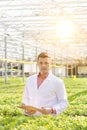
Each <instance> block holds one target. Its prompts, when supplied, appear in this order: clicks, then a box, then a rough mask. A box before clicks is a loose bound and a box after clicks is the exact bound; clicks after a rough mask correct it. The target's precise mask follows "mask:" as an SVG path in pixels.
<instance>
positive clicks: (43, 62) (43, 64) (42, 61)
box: [37, 58, 51, 74]
mask: <svg viewBox="0 0 87 130" xmlns="http://www.w3.org/2000/svg"><path fill="white" fill-rule="evenodd" d="M50 62H51V61H50V58H39V59H38V62H37V64H38V67H39V71H40V73H41V74H46V73H48V72H49V70H50Z"/></svg>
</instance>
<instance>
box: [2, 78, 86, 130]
mask: <svg viewBox="0 0 87 130" xmlns="http://www.w3.org/2000/svg"><path fill="white" fill-rule="evenodd" d="M63 80H64V82H65V85H66V90H67V95H68V101H69V106H68V109H67V110H66V111H65V112H63V113H62V114H60V115H58V116H56V117H52V116H51V115H42V116H41V117H33V116H28V117H27V116H24V114H23V110H21V109H19V108H18V106H19V105H20V104H21V103H22V95H23V90H24V85H25V84H24V83H22V79H21V78H9V79H8V84H6V85H5V84H4V79H3V78H0V130H87V78H76V79H73V78H64V79H63Z"/></svg>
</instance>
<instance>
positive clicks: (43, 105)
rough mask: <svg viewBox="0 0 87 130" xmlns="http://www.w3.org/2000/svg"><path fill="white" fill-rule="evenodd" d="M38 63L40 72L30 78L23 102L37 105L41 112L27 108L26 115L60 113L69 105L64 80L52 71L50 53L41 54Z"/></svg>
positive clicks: (28, 104)
mask: <svg viewBox="0 0 87 130" xmlns="http://www.w3.org/2000/svg"><path fill="white" fill-rule="evenodd" d="M37 65H38V67H39V73H38V74H35V75H32V76H30V77H29V78H28V80H27V83H26V86H25V90H24V95H23V104H25V105H27V106H34V107H37V108H39V109H40V110H41V112H40V111H37V110H32V109H30V110H29V111H27V110H25V115H41V114H52V115H57V114H60V113H61V112H63V111H64V110H65V109H66V108H67V106H68V101H67V95H66V90H65V86H64V82H63V81H62V80H61V79H59V78H58V77H56V76H54V75H53V74H52V73H51V71H50V68H51V67H50V66H51V59H50V56H49V55H48V53H46V52H42V53H40V54H39V56H38V59H37Z"/></svg>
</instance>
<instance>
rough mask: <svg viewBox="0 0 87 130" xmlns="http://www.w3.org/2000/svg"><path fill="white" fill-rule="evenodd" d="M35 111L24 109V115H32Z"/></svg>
mask: <svg viewBox="0 0 87 130" xmlns="http://www.w3.org/2000/svg"><path fill="white" fill-rule="evenodd" d="M35 113H36V111H35V110H25V115H32V114H35Z"/></svg>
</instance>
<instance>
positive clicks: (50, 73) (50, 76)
mask: <svg viewBox="0 0 87 130" xmlns="http://www.w3.org/2000/svg"><path fill="white" fill-rule="evenodd" d="M38 75H39V72H38V73H37V76H38ZM51 78H52V72H51V71H49V74H48V76H47V78H46V79H47V80H51Z"/></svg>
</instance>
